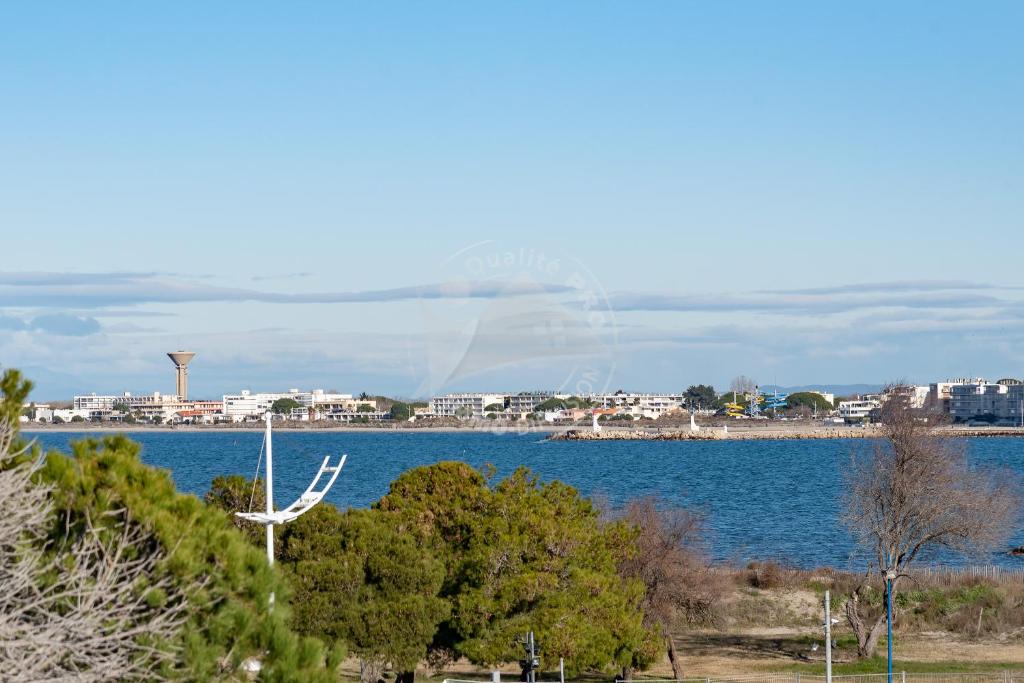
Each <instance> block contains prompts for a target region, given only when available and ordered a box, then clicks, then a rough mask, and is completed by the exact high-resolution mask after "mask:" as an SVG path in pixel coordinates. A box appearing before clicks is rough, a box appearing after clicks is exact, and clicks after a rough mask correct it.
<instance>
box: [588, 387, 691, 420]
mask: <svg viewBox="0 0 1024 683" xmlns="http://www.w3.org/2000/svg"><path fill="white" fill-rule="evenodd" d="M588 398H590V400H591V401H593V402H594V404H595V405H596V407H598V408H616V409H617V412H618V413H619V414H628V415H630V416H631V417H633V418H634V419H639V418H642V417H646V418H649V419H652V420H657V419H658V418H659V417H661V416H662V415H665V414H666V413H671V412H674V411H677V410H680V409H682V407H683V395H682V394H627V393H625V392H622V393H614V394H594V395H593V396H589V397H588Z"/></svg>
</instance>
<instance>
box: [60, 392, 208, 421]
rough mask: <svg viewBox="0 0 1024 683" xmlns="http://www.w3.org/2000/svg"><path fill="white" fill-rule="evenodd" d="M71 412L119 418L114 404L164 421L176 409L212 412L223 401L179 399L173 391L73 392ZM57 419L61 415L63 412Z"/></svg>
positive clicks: (194, 413) (174, 414) (192, 414)
mask: <svg viewBox="0 0 1024 683" xmlns="http://www.w3.org/2000/svg"><path fill="white" fill-rule="evenodd" d="M72 406H73V407H72V410H73V411H74V412H73V415H79V416H82V417H84V418H85V419H89V420H99V419H120V418H121V413H119V412H115V410H114V408H115V406H117V407H121V406H124V407H127V409H128V412H130V413H132V414H133V415H136V416H137V417H139V418H141V419H143V420H150V421H152V420H154V419H157V418H159V419H160V420H162V421H165V422H171V421H174V420H177V419H179V414H180V413H189V414H190V415H189V416H188V417H189V418H194V417H197V416H199V415H204V416H205V415H209V416H215V415H219V414H220V413H221V412H222V411H223V407H224V404H223V403H222V402H221V401H183V400H182V399H181V398H180V397H178V396H175V395H173V394H161V393H160V392H158V391H157V392H154V393H152V394H139V395H134V394H131V393H129V392H125V393H123V394H121V395H119V396H115V395H103V396H99V395H96V394H87V395H82V396H75V397H74V399H73V402H72ZM61 419H64V418H63V416H62V417H61Z"/></svg>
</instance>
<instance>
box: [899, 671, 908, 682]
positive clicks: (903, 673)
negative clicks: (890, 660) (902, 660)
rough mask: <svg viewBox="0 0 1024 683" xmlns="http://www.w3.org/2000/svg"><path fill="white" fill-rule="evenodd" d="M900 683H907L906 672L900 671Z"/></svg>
mask: <svg viewBox="0 0 1024 683" xmlns="http://www.w3.org/2000/svg"><path fill="white" fill-rule="evenodd" d="M900 683H907V672H906V671H901V672H900Z"/></svg>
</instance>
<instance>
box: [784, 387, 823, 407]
mask: <svg viewBox="0 0 1024 683" xmlns="http://www.w3.org/2000/svg"><path fill="white" fill-rule="evenodd" d="M786 404H787V405H788V406H789V407H790V408H800V407H802V406H806V407H807V408H810V409H811V410H815V409H817V410H821V411H824V412H830V411H832V410H833V406H832V403H831V402H830V401H829V400H828V399H826V398H825V397H824V396H822V395H821V394H818V393H815V392H813V391H798V392H796V393H795V394H790V395H789V396H787V397H786Z"/></svg>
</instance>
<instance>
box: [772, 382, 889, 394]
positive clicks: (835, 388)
mask: <svg viewBox="0 0 1024 683" xmlns="http://www.w3.org/2000/svg"><path fill="white" fill-rule="evenodd" d="M776 389H778V390H779V393H780V394H795V393H797V392H798V391H821V392H824V393H827V394H835V395H836V396H853V395H854V394H877V393H878V392H879V391H881V390H882V385H881V384H806V385H804V386H799V387H779V386H775V385H774V384H766V385H764V386H762V387H761V391H762V392H772V391H775V390H776Z"/></svg>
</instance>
